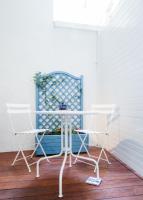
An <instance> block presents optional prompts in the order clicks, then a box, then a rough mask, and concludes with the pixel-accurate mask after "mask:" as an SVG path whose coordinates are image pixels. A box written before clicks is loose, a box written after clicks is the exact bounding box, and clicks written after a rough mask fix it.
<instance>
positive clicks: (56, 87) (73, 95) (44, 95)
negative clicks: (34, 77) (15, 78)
mask: <svg viewBox="0 0 143 200" xmlns="http://www.w3.org/2000/svg"><path fill="white" fill-rule="evenodd" d="M43 76H45V75H43ZM47 77H49V78H47V79H44V81H45V83H44V84H43V87H39V86H38V85H37V90H36V91H37V110H58V109H59V104H60V103H62V102H64V104H66V105H67V109H68V110H82V98H83V95H82V76H81V77H80V78H79V77H75V76H73V75H70V74H68V73H65V72H53V73H50V74H47ZM42 78H43V77H42V75H41V79H42ZM40 81H42V80H40ZM60 124H61V122H60V119H59V116H47V115H44V114H43V115H39V116H37V128H40V129H42V128H46V129H50V130H52V131H54V130H55V129H57V128H60ZM72 127H73V128H74V129H75V128H76V129H77V128H82V117H81V116H73V118H72Z"/></svg>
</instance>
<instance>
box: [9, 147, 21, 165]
mask: <svg viewBox="0 0 143 200" xmlns="http://www.w3.org/2000/svg"><path fill="white" fill-rule="evenodd" d="M19 154H20V150H19V151H18V152H17V154H16V156H15V158H14V160H13V162H12V164H11V165H12V166H14V164H15V162H16V161H17V158H18V156H19Z"/></svg>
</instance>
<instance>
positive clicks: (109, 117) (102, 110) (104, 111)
mask: <svg viewBox="0 0 143 200" xmlns="http://www.w3.org/2000/svg"><path fill="white" fill-rule="evenodd" d="M92 110H93V111H97V112H98V114H97V115H96V117H98V116H100V117H103V118H104V120H105V121H104V128H103V130H102V131H101V130H100V131H98V130H81V129H80V130H75V131H76V132H77V134H78V136H79V138H80V141H81V146H80V148H79V151H78V154H77V157H78V156H79V154H80V153H81V149H82V148H84V149H85V150H86V152H87V154H88V156H89V157H94V158H96V159H97V162H98V163H99V162H100V160H104V161H106V162H107V163H108V164H111V162H110V161H109V159H108V156H107V154H106V151H105V142H107V140H105V138H104V141H102V144H99V143H98V142H99V141H96V143H97V145H96V147H98V148H100V152H99V155H98V156H93V155H91V154H90V152H89V150H88V148H87V147H86V146H87V144H86V143H85V141H86V138H87V136H88V135H89V136H90V135H93V136H96V139H97V138H98V136H100V135H102V136H104V137H105V136H108V138H109V133H110V127H111V124H112V122H113V119H114V118H115V117H116V116H117V115H116V112H117V111H118V108H117V106H116V105H114V104H98V105H93V106H92ZM95 124H96V121H95ZM80 133H84V134H85V136H84V137H81V135H80ZM103 156H104V157H103ZM77 157H76V159H75V161H74V164H75V163H76V162H77V161H81V160H79V159H78V158H77ZM81 162H82V161H81ZM87 164H88V163H87Z"/></svg>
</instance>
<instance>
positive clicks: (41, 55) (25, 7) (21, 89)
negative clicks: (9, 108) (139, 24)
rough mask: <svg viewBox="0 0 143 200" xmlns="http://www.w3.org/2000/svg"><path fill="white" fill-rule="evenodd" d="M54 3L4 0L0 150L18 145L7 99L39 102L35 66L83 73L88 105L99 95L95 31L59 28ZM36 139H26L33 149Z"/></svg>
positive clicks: (0, 14) (0, 9)
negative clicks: (55, 23) (97, 90)
mask: <svg viewBox="0 0 143 200" xmlns="http://www.w3.org/2000/svg"><path fill="white" fill-rule="evenodd" d="M52 3H53V0H30V1H29V0H0V152H2V151H13V150H16V149H17V145H16V142H15V141H14V140H13V137H12V133H11V130H10V126H9V123H8V116H7V113H6V105H5V104H6V102H12V103H30V104H31V106H32V108H33V109H34V108H35V85H34V81H33V75H34V74H35V73H36V72H39V71H41V72H44V73H49V72H52V71H66V72H68V73H71V74H73V75H75V76H80V75H83V77H84V97H86V98H84V108H85V109H86V108H89V106H90V105H91V104H93V103H94V101H95V93H94V92H93V91H92V90H91V88H92V87H93V85H95V84H96V82H95V76H94V73H95V65H96V57H95V54H96V53H95V52H96V33H95V32H93V31H82V30H74V29H72V30H71V29H68V28H54V27H53V24H52V10H53V9H52ZM33 120H34V118H33ZM87 125H88V121H87ZM32 140H33V137H32V138H31V139H29V140H23V145H24V144H25V146H26V148H27V149H31V148H32Z"/></svg>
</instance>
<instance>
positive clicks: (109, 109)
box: [92, 104, 119, 131]
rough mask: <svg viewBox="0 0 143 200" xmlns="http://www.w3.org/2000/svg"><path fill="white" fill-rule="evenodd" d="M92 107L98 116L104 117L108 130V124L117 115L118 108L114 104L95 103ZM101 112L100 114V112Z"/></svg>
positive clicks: (107, 129)
mask: <svg viewBox="0 0 143 200" xmlns="http://www.w3.org/2000/svg"><path fill="white" fill-rule="evenodd" d="M92 109H93V110H95V111H97V112H99V116H104V117H105V127H106V131H109V128H110V125H111V124H112V122H113V120H114V119H115V118H116V116H117V115H118V114H117V113H118V111H119V108H118V106H117V105H116V104H95V105H92ZM100 112H101V114H100Z"/></svg>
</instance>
